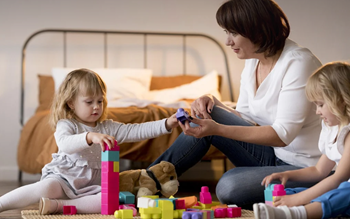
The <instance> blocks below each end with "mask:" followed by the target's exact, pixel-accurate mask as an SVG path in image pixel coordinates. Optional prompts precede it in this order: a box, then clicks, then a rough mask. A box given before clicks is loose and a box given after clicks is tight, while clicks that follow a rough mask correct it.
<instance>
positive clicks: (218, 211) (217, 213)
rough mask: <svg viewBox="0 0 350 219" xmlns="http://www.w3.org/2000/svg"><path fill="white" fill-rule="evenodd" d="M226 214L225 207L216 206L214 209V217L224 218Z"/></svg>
mask: <svg viewBox="0 0 350 219" xmlns="http://www.w3.org/2000/svg"><path fill="white" fill-rule="evenodd" d="M226 215H227V208H217V209H215V210H214V217H216V218H225V217H226Z"/></svg>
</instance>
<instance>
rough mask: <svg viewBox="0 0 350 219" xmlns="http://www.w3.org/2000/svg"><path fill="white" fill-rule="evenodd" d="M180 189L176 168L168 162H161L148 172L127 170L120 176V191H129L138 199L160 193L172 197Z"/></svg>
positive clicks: (144, 170)
mask: <svg viewBox="0 0 350 219" xmlns="http://www.w3.org/2000/svg"><path fill="white" fill-rule="evenodd" d="M178 187H179V181H177V175H176V171H175V166H174V165H173V164H172V163H169V162H166V161H161V162H160V163H158V164H156V165H154V166H152V167H150V168H149V169H147V170H146V169H139V170H127V171H123V172H121V173H120V174H119V191H128V192H131V193H133V194H134V195H136V196H137V197H141V196H149V195H154V194H156V193H158V192H160V193H161V194H162V195H163V196H165V197H170V196H172V195H175V194H176V192H177V190H178Z"/></svg>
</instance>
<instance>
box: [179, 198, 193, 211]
mask: <svg viewBox="0 0 350 219" xmlns="http://www.w3.org/2000/svg"><path fill="white" fill-rule="evenodd" d="M178 200H185V207H186V208H191V207H192V206H194V205H195V204H197V197H196V196H188V197H182V198H178Z"/></svg>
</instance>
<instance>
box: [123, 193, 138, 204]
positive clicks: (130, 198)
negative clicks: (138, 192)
mask: <svg viewBox="0 0 350 219" xmlns="http://www.w3.org/2000/svg"><path fill="white" fill-rule="evenodd" d="M119 203H121V204H134V203H135V195H134V194H132V193H131V192H127V191H122V192H119Z"/></svg>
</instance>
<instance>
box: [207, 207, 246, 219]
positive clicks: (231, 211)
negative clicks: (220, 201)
mask: <svg viewBox="0 0 350 219" xmlns="http://www.w3.org/2000/svg"><path fill="white" fill-rule="evenodd" d="M241 216H242V209H241V208H240V207H233V208H217V209H215V210H214V217H215V218H233V217H241Z"/></svg>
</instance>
